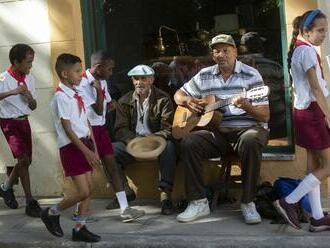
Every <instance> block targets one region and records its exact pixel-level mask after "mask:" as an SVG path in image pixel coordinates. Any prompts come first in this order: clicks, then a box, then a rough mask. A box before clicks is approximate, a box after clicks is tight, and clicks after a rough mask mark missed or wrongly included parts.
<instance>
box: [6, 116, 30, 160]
mask: <svg viewBox="0 0 330 248" xmlns="http://www.w3.org/2000/svg"><path fill="white" fill-rule="evenodd" d="M0 127H1V130H2V132H3V134H4V136H5V137H6V140H7V142H8V145H9V147H10V150H11V152H12V153H13V156H14V158H20V157H22V156H24V155H25V156H28V157H29V158H30V160H32V137H31V127H30V123H29V120H28V119H26V120H13V119H0Z"/></svg>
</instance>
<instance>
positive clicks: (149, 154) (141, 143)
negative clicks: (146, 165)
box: [126, 135, 166, 160]
mask: <svg viewBox="0 0 330 248" xmlns="http://www.w3.org/2000/svg"><path fill="white" fill-rule="evenodd" d="M165 147H166V140H165V139H164V138H162V137H160V136H156V135H155V136H147V137H136V138H134V139H132V140H131V141H130V142H129V143H128V144H127V147H126V149H127V152H128V153H129V154H130V155H132V156H133V157H135V158H136V159H137V160H156V159H157V157H158V156H159V155H160V154H161V153H162V152H163V151H164V149H165Z"/></svg>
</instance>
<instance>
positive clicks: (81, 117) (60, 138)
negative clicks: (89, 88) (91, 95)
mask: <svg viewBox="0 0 330 248" xmlns="http://www.w3.org/2000/svg"><path fill="white" fill-rule="evenodd" d="M58 87H59V89H61V90H62V91H60V90H59V89H58V90H57V91H56V92H55V95H54V97H53V99H52V101H51V109H52V113H53V117H54V121H55V129H56V132H57V144H58V147H59V148H61V147H63V146H66V145H67V144H70V143H72V141H71V140H70V139H69V137H68V136H67V135H66V133H65V131H64V128H63V126H62V123H61V118H62V119H64V120H70V123H71V127H72V130H73V132H74V133H75V134H76V135H77V136H78V138H84V137H87V136H89V135H90V129H89V126H88V120H87V113H86V111H84V109H82V111H81V112H80V111H79V107H78V103H77V100H76V98H74V95H75V94H76V92H75V91H74V90H72V89H71V88H69V87H67V86H66V85H64V84H63V83H60V84H59V86H58ZM78 95H80V96H81V93H80V92H78Z"/></svg>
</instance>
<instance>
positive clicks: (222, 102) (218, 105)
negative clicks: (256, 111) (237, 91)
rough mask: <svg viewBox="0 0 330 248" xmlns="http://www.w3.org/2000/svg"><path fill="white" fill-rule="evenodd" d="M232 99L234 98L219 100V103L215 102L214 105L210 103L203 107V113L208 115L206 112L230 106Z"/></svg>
mask: <svg viewBox="0 0 330 248" xmlns="http://www.w3.org/2000/svg"><path fill="white" fill-rule="evenodd" d="M233 99H234V98H233V97H231V98H227V99H221V100H220V101H217V102H215V103H211V104H209V105H207V106H206V107H205V109H204V113H208V112H211V111H214V110H216V109H219V108H223V107H225V106H227V105H229V104H231V102H232V100H233Z"/></svg>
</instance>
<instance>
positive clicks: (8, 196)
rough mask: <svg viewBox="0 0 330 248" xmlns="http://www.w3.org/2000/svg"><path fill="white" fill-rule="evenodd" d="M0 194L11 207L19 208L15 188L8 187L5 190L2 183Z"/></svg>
mask: <svg viewBox="0 0 330 248" xmlns="http://www.w3.org/2000/svg"><path fill="white" fill-rule="evenodd" d="M0 196H1V197H2V198H3V199H4V201H5V204H6V205H7V206H8V207H9V208H11V209H16V208H18V202H17V201H16V199H15V195H14V190H13V189H7V190H3V189H2V185H0Z"/></svg>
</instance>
